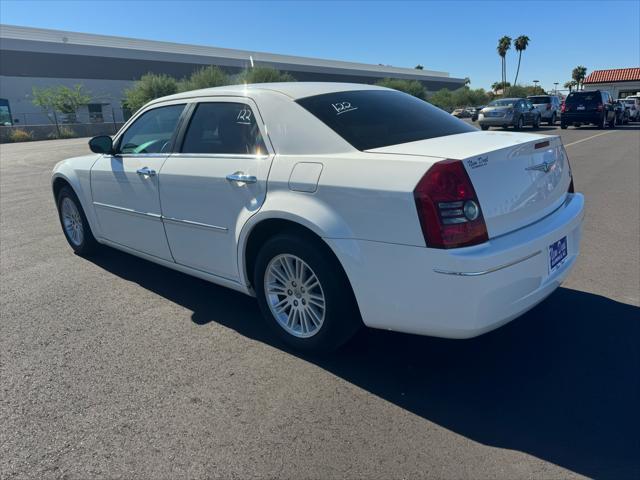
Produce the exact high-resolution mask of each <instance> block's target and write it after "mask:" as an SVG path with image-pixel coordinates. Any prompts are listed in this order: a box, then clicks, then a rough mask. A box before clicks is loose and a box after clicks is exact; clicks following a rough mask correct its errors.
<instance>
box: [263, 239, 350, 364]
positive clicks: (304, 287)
mask: <svg viewBox="0 0 640 480" xmlns="http://www.w3.org/2000/svg"><path fill="white" fill-rule="evenodd" d="M253 285H254V289H255V292H256V297H257V299H258V305H259V306H260V310H261V311H262V314H263V316H264V317H265V319H266V320H267V323H268V324H269V326H270V327H271V329H272V330H273V331H274V332H275V334H276V335H277V336H278V337H279V338H280V339H282V340H283V341H284V342H285V343H286V344H288V345H289V346H291V347H293V348H295V349H296V350H301V351H305V352H310V353H321V352H330V351H333V350H335V349H337V348H338V347H340V346H341V345H343V344H344V343H345V342H347V341H348V340H349V339H350V338H351V337H352V336H353V335H354V334H355V333H356V332H357V331H358V329H359V328H360V327H361V326H362V320H361V318H360V312H359V310H358V306H357V304H356V301H355V297H354V295H353V291H352V289H351V285H350V284H349V281H348V279H347V277H346V275H345V273H344V271H343V269H342V267H341V265H340V263H339V262H338V260H337V259H336V258H335V256H334V255H333V252H331V250H330V249H329V248H328V247H327V245H326V244H323V243H322V242H321V241H320V240H318V239H316V238H314V237H312V236H311V235H300V234H298V233H293V232H291V233H280V234H278V235H276V236H274V237H271V238H270V239H269V240H267V241H266V242H265V244H264V245H263V246H262V248H261V249H260V251H259V252H258V256H257V258H256V264H255V269H254V272H253Z"/></svg>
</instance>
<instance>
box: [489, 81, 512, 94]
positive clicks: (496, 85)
mask: <svg viewBox="0 0 640 480" xmlns="http://www.w3.org/2000/svg"><path fill="white" fill-rule="evenodd" d="M510 86H511V84H510V83H509V82H493V83H492V84H491V90H493V93H495V94H496V95H497V94H498V90H502V93H504V90H505V89H506V88H509V87H510Z"/></svg>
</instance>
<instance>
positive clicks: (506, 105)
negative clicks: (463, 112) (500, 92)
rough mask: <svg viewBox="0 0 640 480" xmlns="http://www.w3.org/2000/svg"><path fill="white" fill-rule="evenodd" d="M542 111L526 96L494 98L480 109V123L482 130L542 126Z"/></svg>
mask: <svg viewBox="0 0 640 480" xmlns="http://www.w3.org/2000/svg"><path fill="white" fill-rule="evenodd" d="M540 118H541V115H540V112H539V111H538V110H536V108H535V107H534V106H533V103H531V101H530V100H528V99H526V98H501V99H498V100H493V101H492V102H490V103H489V105H487V106H486V107H484V108H483V109H482V110H481V111H480V116H479V117H478V123H479V124H480V128H481V129H482V130H487V129H488V128H489V127H502V128H507V127H510V126H511V127H515V128H516V129H518V130H519V129H521V128H522V127H524V126H525V125H531V126H532V127H533V128H538V127H539V126H540Z"/></svg>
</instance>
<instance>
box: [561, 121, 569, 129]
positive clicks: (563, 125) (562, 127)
mask: <svg viewBox="0 0 640 480" xmlns="http://www.w3.org/2000/svg"><path fill="white" fill-rule="evenodd" d="M568 126H569V125H567V124H566V123H561V124H560V128H561V129H562V130H566V129H567V127H568Z"/></svg>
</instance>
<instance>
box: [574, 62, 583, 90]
mask: <svg viewBox="0 0 640 480" xmlns="http://www.w3.org/2000/svg"><path fill="white" fill-rule="evenodd" d="M571 78H573V79H574V80H575V81H576V88H577V89H578V90H579V89H580V87H581V86H582V87H584V85H583V83H582V82H584V79H585V78H587V68H586V67H583V66H582V65H578V66H577V67H576V68H574V69H573V71H572V72H571Z"/></svg>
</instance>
